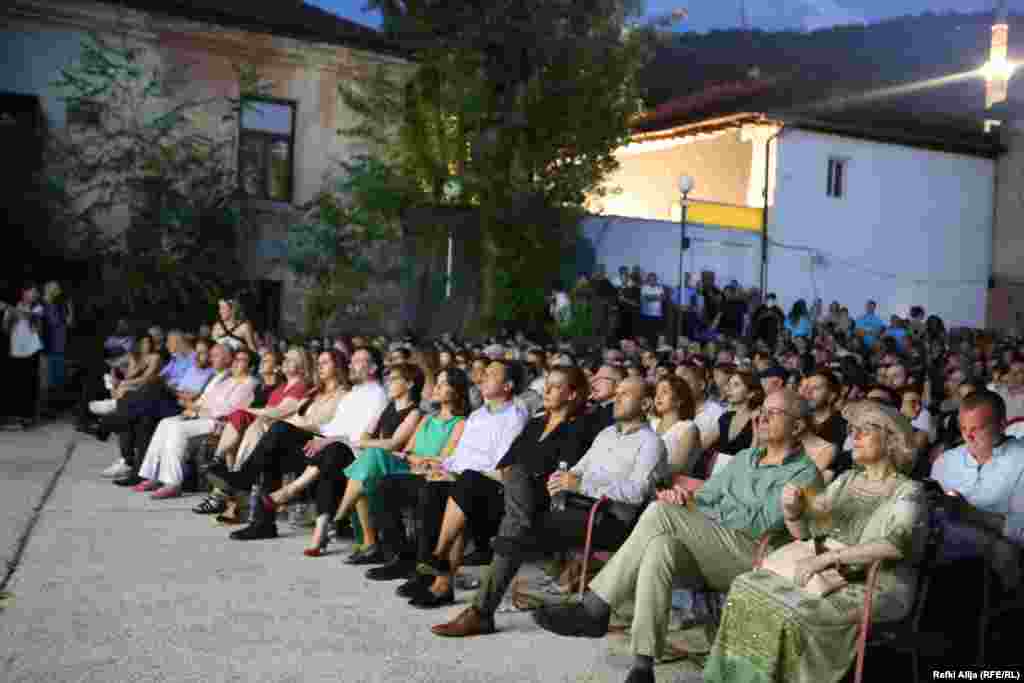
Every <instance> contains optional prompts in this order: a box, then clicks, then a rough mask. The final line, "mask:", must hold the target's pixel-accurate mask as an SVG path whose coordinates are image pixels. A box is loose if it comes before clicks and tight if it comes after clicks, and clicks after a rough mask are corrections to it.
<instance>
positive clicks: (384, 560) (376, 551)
mask: <svg viewBox="0 0 1024 683" xmlns="http://www.w3.org/2000/svg"><path fill="white" fill-rule="evenodd" d="M394 559H395V554H394V553H393V552H391V551H390V550H387V549H386V548H382V547H381V546H380V544H379V543H378V544H377V545H375V546H373V547H372V548H370V549H368V550H363V551H362V552H359V553H355V554H353V555H352V556H351V557H349V558H348V559H347V560H345V564H355V565H362V564H388V563H389V562H393V561H394Z"/></svg>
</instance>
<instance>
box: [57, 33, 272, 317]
mask: <svg viewBox="0 0 1024 683" xmlns="http://www.w3.org/2000/svg"><path fill="white" fill-rule="evenodd" d="M147 49H148V48H145V47H142V46H133V45H129V44H127V42H126V40H124V41H122V42H118V41H116V40H108V39H104V38H100V37H99V36H96V35H90V36H87V37H86V38H85V39H83V41H82V46H81V54H80V57H79V59H78V60H77V61H76V62H74V63H72V64H69V65H68V66H66V67H64V68H63V69H62V70H61V71H60V77H59V78H58V79H57V80H56V81H55V82H54V83H52V84H51V85H52V87H53V88H54V90H55V91H56V92H57V93H58V95H59V97H60V98H61V99H62V100H64V101H65V102H66V104H67V106H68V108H69V110H75V109H88V110H89V111H93V112H96V114H97V115H98V119H99V122H98V124H97V125H90V126H69V127H68V128H67V129H66V130H64V131H62V132H61V134H60V135H57V136H54V137H53V139H52V140H51V145H50V149H49V150H48V159H47V162H48V163H47V169H48V178H47V182H46V188H47V195H48V202H49V204H50V206H51V208H52V209H53V210H54V211H53V213H54V215H55V216H56V219H57V222H58V224H59V225H60V226H61V228H62V231H63V232H64V234H65V236H66V238H67V240H68V242H69V243H71V244H74V245H77V249H78V251H79V254H78V255H80V256H86V257H90V258H93V259H101V260H104V261H106V262H107V263H109V264H111V265H114V266H115V267H117V268H118V269H119V270H120V277H121V278H123V281H124V282H126V283H128V285H129V286H127V287H119V288H108V289H105V290H104V291H103V293H102V298H103V299H104V302H103V303H104V305H106V306H111V307H115V308H120V309H122V310H126V311H128V312H133V311H143V310H147V309H151V308H153V307H160V308H161V309H164V310H168V309H169V310H174V311H183V310H187V309H189V308H192V307H195V308H200V307H201V308H202V309H203V310H204V311H206V310H207V308H208V303H209V302H211V301H214V300H216V298H218V297H220V296H221V295H222V294H223V293H225V292H229V291H230V292H233V293H237V292H238V291H240V290H241V289H243V288H244V286H245V285H244V283H243V282H242V281H241V280H240V278H239V276H238V274H239V273H240V272H241V267H240V264H239V263H238V261H237V258H236V247H237V244H236V241H237V232H238V230H239V227H240V222H241V220H240V214H239V211H238V209H237V208H236V207H234V206H232V198H233V193H234V191H235V187H236V174H235V170H234V150H235V147H236V136H237V127H236V126H231V132H230V133H226V134H225V133H222V132H220V130H219V129H220V126H218V125H216V123H213V124H212V125H211V123H210V122H224V121H231V120H235V119H236V118H237V116H238V115H239V113H240V111H241V109H242V107H243V106H244V97H245V96H248V95H251V94H260V93H263V92H265V91H266V89H267V87H268V86H267V84H266V83H263V82H262V81H260V80H259V78H258V75H257V74H256V72H255V69H254V68H252V67H251V66H247V65H241V66H236V72H237V74H238V77H239V81H240V86H241V92H242V95H243V98H238V99H232V98H211V99H195V98H193V99H190V98H186V97H179V98H175V97H174V93H175V92H177V91H178V90H180V88H181V86H182V85H183V84H185V83H187V80H188V70H189V66H188V65H183V66H177V67H171V68H164V67H163V66H146V64H148V63H150V62H151V61H153V60H150V59H148V58H149V57H151V56H154V55H151V54H149V53H147V52H145V50H147ZM204 122H205V123H204ZM120 207H129V209H130V211H131V217H130V227H129V228H128V229H127V230H125V231H124V232H121V233H115V232H112V231H111V230H110V227H109V215H110V212H111V211H112V210H113V209H116V208H120ZM206 314H207V313H204V314H203V315H206Z"/></svg>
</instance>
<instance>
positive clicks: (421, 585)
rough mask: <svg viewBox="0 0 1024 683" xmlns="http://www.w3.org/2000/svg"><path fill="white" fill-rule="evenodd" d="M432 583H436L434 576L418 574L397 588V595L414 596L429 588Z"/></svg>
mask: <svg viewBox="0 0 1024 683" xmlns="http://www.w3.org/2000/svg"><path fill="white" fill-rule="evenodd" d="M432 583H434V577H433V576H427V575H425V574H417V575H416V576H414V577H412V578H411V579H409V580H408V581H406V582H405V583H403V584H402V585H401V586H399V587H398V588H396V589H395V595H397V596H399V597H403V598H414V597H416V596H417V595H419V594H420V593H421V592H422V591H424V590H427V589H429V588H430V584H432Z"/></svg>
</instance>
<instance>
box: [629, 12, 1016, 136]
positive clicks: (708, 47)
mask: <svg viewBox="0 0 1024 683" xmlns="http://www.w3.org/2000/svg"><path fill="white" fill-rule="evenodd" d="M1009 23H1010V33H1009V36H1010V58H1011V59H1014V58H1020V57H1021V56H1024V51H1022V50H1021V49H1020V48H1019V47H1018V48H1017V49H1015V46H1017V45H1020V44H1021V38H1020V37H1021V36H1024V17H1022V16H1011V17H1010V21H1009ZM991 24H992V13H990V12H987V13H975V14H959V13H946V14H934V13H926V14H923V15H920V16H908V17H899V18H894V19H890V20H887V21H883V22H880V23H877V24H870V25H867V26H859V25H855V26H837V27H834V28H831V29H826V30H819V31H814V32H799V31H780V32H766V31H758V30H750V31H743V30H739V29H736V30H730V31H711V32H708V33H703V34H698V33H680V34H677V35H676V36H674V37H673V39H672V40H671V41H668V42H666V43H664V44H663V45H661V46H660V47H659V49H658V50H657V53H656V54H655V55H654V58H653V59H652V60H651V61H650V62H649V63H648V64H647V65H646V67H645V68H644V69H643V71H642V72H641V85H642V87H643V89H644V92H645V103H646V106H647V112H648V113H649V114H651V113H654V112H655V111H656V110H657V109H658V107H659V105H663V104H665V103H666V102H668V101H670V100H673V99H675V98H680V97H684V96H687V95H694V94H695V93H699V92H702V91H704V90H706V89H707V88H708V87H709V86H712V85H714V84H721V83H730V82H732V83H735V82H741V83H742V82H760V83H761V84H762V86H763V87H761V88H760V89H754V91H756V92H752V93H751V94H750V96H749V97H748V99H749V100H750V102H749V103H750V104H751V105H752V106H753V110H755V111H758V110H759V111H764V110H768V109H773V108H774V109H776V110H803V109H805V108H807V107H808V105H810V104H812V103H821V102H825V101H828V100H830V99H832V98H843V99H841V100H840V101H837V102H830V103H829V106H828V107H827V109H829V110H830V111H836V110H843V111H846V112H848V113H849V115H851V116H853V115H856V116H860V115H868V116H871V117H872V118H882V119H885V118H886V117H897V116H903V117H905V116H906V115H907V114H910V115H916V116H921V117H923V118H927V119H930V120H936V121H937V120H939V119H946V120H948V121H954V120H955V121H962V122H968V121H969V122H976V121H977V120H978V119H980V118H983V114H984V81H983V80H982V79H981V78H980V77H978V76H976V75H975V76H970V75H968V74H969V73H970V72H972V71H974V70H976V69H978V68H979V67H980V66H982V65H983V64H984V63H985V61H986V59H987V58H988V47H989V39H990V38H989V37H990V30H991ZM955 74H963V75H964V76H963V77H962V78H960V79H958V80H950V81H948V82H944V83H943V84H942V85H939V86H935V87H924V88H917V89H912V90H911V91H910V92H899V93H886V92H883V93H880V94H879V93H876V92H875V91H877V90H879V89H886V88H890V87H893V86H901V85H905V84H909V83H919V82H923V81H928V80H929V79H937V78H944V77H948V76H952V75H955ZM1012 92H1013V88H1012V87H1011V95H1012ZM870 93H874V94H875V95H876V96H874V97H871V96H865V95H866V94H870ZM851 96H852V97H851ZM755 103H756V106H755ZM719 104H721V102H720V103H719ZM738 104H740V102H733V106H735V105H738ZM744 104H746V102H744ZM733 110H735V109H733ZM747 110H751V109H750V108H748V109H747ZM705 113H707V114H714V113H716V112H713V111H709V112H705Z"/></svg>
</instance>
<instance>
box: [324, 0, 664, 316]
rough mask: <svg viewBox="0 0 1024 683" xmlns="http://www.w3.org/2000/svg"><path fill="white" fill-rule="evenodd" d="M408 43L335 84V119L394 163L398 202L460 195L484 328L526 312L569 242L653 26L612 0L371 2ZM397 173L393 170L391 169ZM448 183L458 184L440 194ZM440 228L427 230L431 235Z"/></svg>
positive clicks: (626, 106) (632, 103) (621, 128)
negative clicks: (471, 218)
mask: <svg viewBox="0 0 1024 683" xmlns="http://www.w3.org/2000/svg"><path fill="white" fill-rule="evenodd" d="M370 5H371V6H373V7H377V8H379V9H381V10H382V11H383V14H384V16H385V29H386V31H387V32H388V33H389V34H390V35H391V37H393V38H395V39H396V40H397V41H398V42H400V43H401V44H403V45H404V46H406V47H409V48H411V49H412V50H413V52H414V56H415V69H414V70H413V72H412V74H411V76H410V75H408V74H405V73H396V72H395V71H393V70H392V71H387V70H384V69H374V70H371V71H370V73H369V75H368V76H367V77H366V78H364V79H361V80H360V81H357V82H356V83H354V84H352V85H351V86H346V87H343V88H342V96H343V98H344V99H345V101H346V103H347V104H348V105H349V106H350V107H351V108H353V109H354V110H355V111H356V112H357V113H359V114H361V115H362V120H363V121H364V123H363V124H362V125H360V126H358V127H356V128H353V129H350V130H346V131H344V132H345V133H347V134H349V135H357V136H360V137H362V138H364V139H366V140H368V141H370V142H371V143H373V146H372V148H373V149H375V150H377V153H378V154H379V157H378V158H379V160H380V161H381V162H382V163H383V164H386V165H387V166H388V167H389V168H391V169H393V170H394V177H395V178H396V183H395V184H394V186H393V191H394V192H395V193H396V194H397V196H399V197H400V201H398V202H397V204H398V205H400V206H402V207H406V208H408V207H414V206H416V205H418V204H423V205H437V204H442V203H457V204H463V205H469V206H473V207H475V208H476V210H477V211H478V214H479V219H480V228H481V230H480V235H481V237H480V245H479V246H480V260H481V283H482V288H481V292H480V304H481V310H480V312H481V315H480V316H479V321H480V323H481V326H482V327H484V328H488V327H493V326H495V325H496V324H499V323H500V322H502V321H504V320H509V319H512V318H520V319H521V318H523V317H529V316H530V315H533V314H536V313H538V312H539V311H540V310H541V309H542V308H543V292H544V290H545V288H546V287H547V286H548V285H549V284H550V280H551V279H552V278H554V277H556V276H557V274H558V272H559V265H560V261H561V260H562V259H563V256H564V255H565V254H566V253H567V251H569V250H570V249H571V246H572V243H573V242H574V240H575V239H576V234H577V225H578V220H579V218H580V215H581V210H582V208H583V206H584V202H585V198H586V197H587V195H588V194H591V193H599V192H600V185H601V181H602V180H603V179H604V178H605V177H606V176H607V175H608V174H609V173H610V172H611V171H613V170H614V169H615V168H616V165H617V164H616V160H615V158H614V156H613V151H614V150H615V149H616V148H617V147H618V146H620V145H621V144H623V143H624V142H625V141H626V140H627V139H628V135H629V121H630V118H631V117H632V116H633V115H634V114H636V113H637V111H638V104H639V102H640V92H639V89H638V86H637V80H636V74H637V72H638V69H639V67H640V66H641V64H642V63H643V61H644V59H645V57H646V55H647V52H648V50H647V47H648V46H649V45H650V44H651V38H652V36H653V35H654V33H653V31H652V30H651V29H649V28H645V27H635V26H634V27H630V26H628V25H627V20H628V18H629V17H630V16H632V15H634V14H636V13H637V12H638V11H639V9H640V7H638V6H637V5H635V4H633V3H626V4H624V3H623V2H622V1H621V0H583V1H570V0H555V1H552V0H478V1H476V2H451V3H435V2H430V1H429V0H406V1H404V2H399V1H396V0H371V2H370ZM397 179H401V180H397ZM453 180H455V181H457V184H456V185H455V187H457V188H458V191H456V192H451V191H447V192H446V188H449V189H450V188H451V187H453V185H452V182H451V181H453ZM442 234H443V229H439V230H438V231H437V235H438V236H441V235H442Z"/></svg>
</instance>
